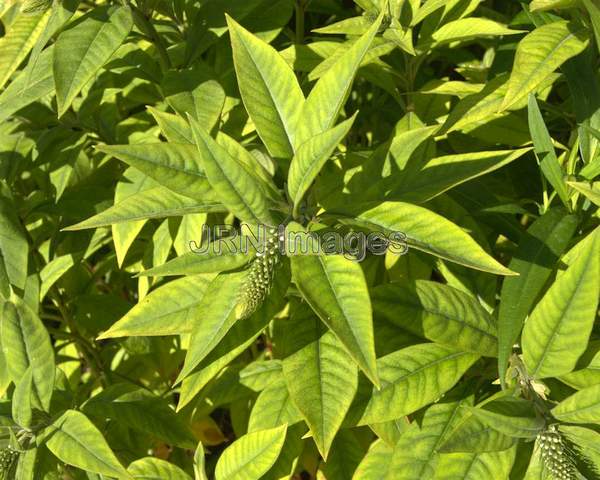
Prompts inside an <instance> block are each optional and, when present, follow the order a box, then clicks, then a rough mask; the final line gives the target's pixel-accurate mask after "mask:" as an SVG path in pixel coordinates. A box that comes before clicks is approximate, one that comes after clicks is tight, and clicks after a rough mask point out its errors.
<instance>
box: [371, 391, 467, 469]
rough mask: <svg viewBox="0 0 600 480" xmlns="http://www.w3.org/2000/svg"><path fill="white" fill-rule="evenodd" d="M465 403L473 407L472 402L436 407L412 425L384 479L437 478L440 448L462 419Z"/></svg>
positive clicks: (396, 448)
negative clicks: (438, 449) (438, 450)
mask: <svg viewBox="0 0 600 480" xmlns="http://www.w3.org/2000/svg"><path fill="white" fill-rule="evenodd" d="M465 403H466V404H469V403H471V400H470V399H464V400H462V401H460V402H451V403H446V402H445V403H439V404H436V405H432V406H431V407H429V408H428V409H427V410H426V412H425V414H424V415H423V418H422V419H421V421H419V422H412V424H411V426H410V427H409V428H408V429H407V430H406V431H404V432H403V433H402V435H401V436H400V438H399V439H398V442H397V443H396V445H395V446H394V453H393V455H392V458H391V460H390V463H389V464H388V466H387V472H386V473H387V474H386V475H385V476H383V477H382V478H384V479H386V480H392V479H394V480H410V479H417V478H435V473H436V472H437V471H438V469H437V465H438V462H439V460H440V455H439V454H438V452H437V448H438V446H439V445H440V444H441V443H442V442H443V441H444V438H445V437H446V435H448V432H449V431H451V430H452V427H453V425H454V424H455V423H456V422H457V421H458V420H459V419H460V417H461V415H462V413H463V412H464V408H463V405H464V404H465Z"/></svg>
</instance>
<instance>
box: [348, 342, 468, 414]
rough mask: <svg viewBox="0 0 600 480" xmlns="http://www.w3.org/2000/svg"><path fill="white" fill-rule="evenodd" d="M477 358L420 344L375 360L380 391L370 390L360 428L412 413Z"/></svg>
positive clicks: (457, 377)
mask: <svg viewBox="0 0 600 480" xmlns="http://www.w3.org/2000/svg"><path fill="white" fill-rule="evenodd" d="M478 358H479V356H478V355H475V354H473V353H467V352H461V351H459V350H456V349H452V348H448V347H444V346H442V345H436V344H434V343H424V344H421V345H412V346H410V347H407V348H404V349H402V350H398V351H397V352H394V353H391V354H389V355H386V356H385V357H382V358H379V359H378V360H377V368H378V370H379V371H380V376H381V389H379V390H378V389H376V388H374V389H373V392H372V394H371V398H370V399H369V400H368V402H367V404H366V407H365V409H364V411H363V412H362V415H361V417H360V420H359V424H360V425H365V424H368V423H378V422H385V421H387V420H393V419H395V418H400V417H402V416H403V415H408V414H410V413H413V412H415V411H416V410H418V409H419V408H422V407H424V406H425V405H427V404H428V403H431V402H433V401H435V400H436V399H437V398H439V397H440V396H441V395H442V394H443V393H445V392H447V391H448V390H450V389H451V388H452V387H453V386H454V385H455V384H456V382H458V380H459V379H460V377H462V375H463V374H464V373H465V372H466V371H467V369H468V368H469V367H470V366H471V365H472V364H473V363H475V361H476V360H477V359H478Z"/></svg>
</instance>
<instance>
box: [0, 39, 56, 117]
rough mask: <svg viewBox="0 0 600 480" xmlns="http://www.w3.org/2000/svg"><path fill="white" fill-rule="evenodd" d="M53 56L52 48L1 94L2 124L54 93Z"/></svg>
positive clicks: (0, 113)
mask: <svg viewBox="0 0 600 480" xmlns="http://www.w3.org/2000/svg"><path fill="white" fill-rule="evenodd" d="M53 55H54V47H53V46H50V47H49V48H47V49H46V50H44V51H43V52H42V53H41V55H40V57H39V59H38V61H37V62H36V63H35V65H28V66H27V67H26V68H25V69H23V71H21V73H19V74H18V75H17V77H16V78H15V79H14V80H13V81H12V82H11V84H10V85H9V86H8V87H7V88H5V89H4V91H3V92H2V93H0V122H4V121H5V120H6V119H7V118H9V117H11V116H12V115H14V114H15V113H16V112H18V111H19V110H21V109H22V108H24V107H26V106H27V105H29V104H31V103H33V102H35V101H37V100H39V99H40V98H42V97H45V96H46V95H49V94H51V93H52V92H53V91H54V77H53V76H52V58H53ZM30 78H31V80H30Z"/></svg>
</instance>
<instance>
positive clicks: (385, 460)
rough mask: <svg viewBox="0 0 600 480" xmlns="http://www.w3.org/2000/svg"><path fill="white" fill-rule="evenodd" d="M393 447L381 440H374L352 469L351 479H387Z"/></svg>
mask: <svg viewBox="0 0 600 480" xmlns="http://www.w3.org/2000/svg"><path fill="white" fill-rule="evenodd" d="M393 454H394V447H393V446H392V445H388V444H387V443H386V442H384V441H383V440H376V441H375V442H373V443H372V444H371V446H370V447H369V451H368V452H367V453H366V455H365V456H364V457H363V459H362V460H361V462H360V464H359V465H358V467H357V468H356V470H355V471H354V475H353V476H352V480H382V479H386V480H387V474H388V472H389V466H390V463H391V461H392V456H393Z"/></svg>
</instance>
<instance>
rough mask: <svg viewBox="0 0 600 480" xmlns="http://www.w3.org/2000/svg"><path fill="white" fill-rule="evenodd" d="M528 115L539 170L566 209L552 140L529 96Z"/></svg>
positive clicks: (533, 99)
mask: <svg viewBox="0 0 600 480" xmlns="http://www.w3.org/2000/svg"><path fill="white" fill-rule="evenodd" d="M528 114H529V131H530V132H531V139H532V140H533V148H534V151H535V155H536V157H537V159H538V162H539V164H540V169H541V170H542V173H543V174H544V176H545V177H546V179H547V180H548V181H549V182H550V185H552V186H553V187H554V189H555V190H556V193H557V194H558V196H559V198H560V199H561V200H562V202H563V204H564V205H565V206H566V207H567V208H568V207H569V195H568V192H567V186H566V185H565V181H564V179H563V171H562V168H561V166H560V163H559V162H558V158H557V157H556V152H555V151H554V145H553V144H552V138H550V134H549V133H548V129H547V128H546V124H545V123H544V118H543V117H542V112H540V107H539V106H538V104H537V101H536V100H535V97H534V96H533V95H531V94H530V95H529V108H528Z"/></svg>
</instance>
